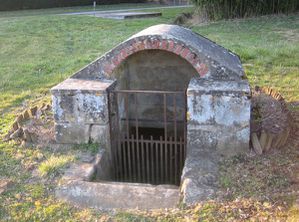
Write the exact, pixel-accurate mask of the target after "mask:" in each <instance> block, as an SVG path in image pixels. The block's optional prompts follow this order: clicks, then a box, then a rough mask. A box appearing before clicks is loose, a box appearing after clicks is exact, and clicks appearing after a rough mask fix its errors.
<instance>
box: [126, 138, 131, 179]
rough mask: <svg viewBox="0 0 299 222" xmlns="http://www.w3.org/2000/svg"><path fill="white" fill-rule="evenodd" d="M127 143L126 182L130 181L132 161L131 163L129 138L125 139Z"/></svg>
mask: <svg viewBox="0 0 299 222" xmlns="http://www.w3.org/2000/svg"><path fill="white" fill-rule="evenodd" d="M127 141H128V143H127V144H128V147H127V149H128V152H127V157H128V159H127V160H128V162H127V163H128V180H132V165H131V164H132V161H131V141H130V136H129V137H127Z"/></svg>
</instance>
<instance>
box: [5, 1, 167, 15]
mask: <svg viewBox="0 0 299 222" xmlns="http://www.w3.org/2000/svg"><path fill="white" fill-rule="evenodd" d="M153 7H159V5H157V4H151V3H146V4H145V3H123V4H115V5H97V6H96V11H108V10H119V9H131V8H134V9H138V8H153ZM162 7H163V6H162ZM93 10H94V9H93V5H86V6H77V7H64V8H49V9H31V10H18V11H6V12H5V11H0V17H20V16H32V15H37V16H39V15H44V14H61V13H71V12H82V11H84V12H87V11H93Z"/></svg>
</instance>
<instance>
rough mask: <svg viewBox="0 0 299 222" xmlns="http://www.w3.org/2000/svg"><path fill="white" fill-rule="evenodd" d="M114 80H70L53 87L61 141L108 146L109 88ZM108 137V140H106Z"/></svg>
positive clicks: (55, 112)
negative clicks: (95, 143)
mask: <svg viewBox="0 0 299 222" xmlns="http://www.w3.org/2000/svg"><path fill="white" fill-rule="evenodd" d="M113 87H114V82H113V81H104V82H103V81H102V82H101V81H90V80H80V79H67V80H65V81H64V82H62V83H60V84H59V85H57V86H55V87H53V88H52V89H51V92H52V103H53V112H54V119H55V135H56V141H57V142H58V143H70V144H74V143H77V144H80V143H88V142H97V143H103V144H102V145H103V146H106V145H107V146H108V145H109V143H108V141H107V140H106V138H109V130H107V128H108V129H109V125H108V122H109V114H108V90H109V89H110V88H113ZM103 138H105V140H103Z"/></svg>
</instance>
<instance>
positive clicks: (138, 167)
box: [134, 93, 141, 181]
mask: <svg viewBox="0 0 299 222" xmlns="http://www.w3.org/2000/svg"><path fill="white" fill-rule="evenodd" d="M134 100H135V101H134V102H135V127H136V130H135V131H136V149H137V152H136V155H137V160H136V161H137V162H136V165H137V171H138V172H137V175H138V176H137V180H138V181H140V180H141V173H140V171H141V169H140V168H141V167H140V152H139V149H140V147H139V141H138V140H139V138H138V137H139V132H138V130H139V126H138V109H137V107H138V106H137V93H135V96H134Z"/></svg>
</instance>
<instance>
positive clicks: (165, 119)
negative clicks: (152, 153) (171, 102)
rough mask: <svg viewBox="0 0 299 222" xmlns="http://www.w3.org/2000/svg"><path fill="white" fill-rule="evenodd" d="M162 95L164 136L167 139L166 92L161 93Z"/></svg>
mask: <svg viewBox="0 0 299 222" xmlns="http://www.w3.org/2000/svg"><path fill="white" fill-rule="evenodd" d="M163 95H164V96H163V97H164V98H163V99H164V103H163V105H164V137H165V140H167V100H166V93H164V94H163Z"/></svg>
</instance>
